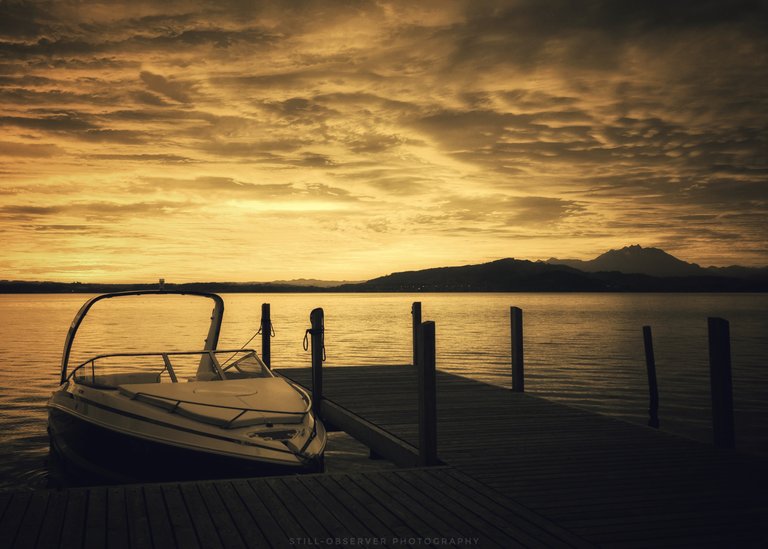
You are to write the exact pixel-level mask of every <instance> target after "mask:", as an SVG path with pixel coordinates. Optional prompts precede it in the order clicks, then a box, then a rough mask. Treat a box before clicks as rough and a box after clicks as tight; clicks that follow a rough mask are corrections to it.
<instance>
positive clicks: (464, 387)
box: [281, 366, 768, 547]
mask: <svg viewBox="0 0 768 549" xmlns="http://www.w3.org/2000/svg"><path fill="white" fill-rule="evenodd" d="M281 373H282V374H283V375H286V376H288V377H290V378H292V379H294V380H296V381H298V382H299V383H301V384H303V385H305V386H309V385H311V372H310V370H309V369H285V370H282V371H281ZM323 376H324V381H323V383H324V395H325V397H326V398H327V399H328V400H330V401H332V402H333V403H335V404H336V405H340V406H341V407H344V408H347V409H349V410H353V411H354V412H355V413H356V414H360V415H361V416H363V417H364V418H365V419H367V420H369V421H370V422H371V423H373V424H375V425H377V426H379V427H380V428H382V429H384V430H386V431H387V432H388V433H390V434H392V435H394V436H396V437H399V438H401V439H403V440H404V441H405V442H406V444H407V445H410V446H413V447H415V446H416V445H417V440H418V426H417V420H416V418H417V417H418V410H417V399H418V395H417V390H416V386H417V375H416V371H415V369H414V368H413V367H408V366H370V367H336V368H324V369H323ZM437 408H438V414H437V416H438V427H437V439H438V457H439V459H440V460H442V461H443V462H444V463H446V464H448V465H450V466H451V467H454V468H456V469H458V470H459V471H460V472H462V473H463V474H465V475H467V477H469V478H472V479H475V480H477V481H479V482H481V483H483V484H484V485H486V486H488V487H491V488H493V489H495V490H496V491H497V492H498V493H499V494H503V495H504V496H505V497H507V498H510V499H512V500H513V501H515V502H517V503H519V504H521V505H522V506H524V507H525V508H528V509H530V510H532V511H534V512H536V513H538V514H539V515H541V516H542V517H545V518H546V519H547V520H549V521H551V522H553V523H556V524H558V525H559V526H561V527H563V528H564V529H566V530H568V531H570V532H572V533H574V534H576V535H578V536H579V537H581V538H583V539H585V540H587V541H589V542H591V543H593V544H595V545H599V546H605V547H752V546H754V547H766V546H768V463H766V460H763V459H759V458H756V457H751V456H745V455H742V454H739V453H737V452H734V451H733V450H722V449H715V448H713V447H711V446H708V445H706V444H703V443H699V442H696V441H692V440H688V439H684V438H681V437H677V436H674V435H670V434H666V433H664V432H659V431H658V430H655V429H652V428H649V427H643V426H638V425H633V424H629V423H625V422H622V421H619V420H615V419H612V418H609V417H606V416H602V415H598V414H594V413H592V412H589V411H586V410H582V409H579V408H574V407H570V406H565V405H561V404H558V403H554V402H552V401H548V400H545V399H542V398H538V397H535V396H532V395H530V394H526V393H517V392H512V391H509V390H508V389H504V388H501V387H497V386H492V385H488V384H485V383H481V382H477V381H473V380H471V379H467V378H465V377H460V376H456V375H451V374H448V373H445V372H439V371H438V373H437ZM321 409H322V408H321Z"/></svg>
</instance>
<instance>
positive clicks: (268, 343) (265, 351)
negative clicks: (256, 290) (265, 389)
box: [261, 303, 272, 368]
mask: <svg viewBox="0 0 768 549" xmlns="http://www.w3.org/2000/svg"><path fill="white" fill-rule="evenodd" d="M261 359H262V360H263V361H264V364H266V365H267V367H269V368H271V367H272V319H271V318H270V315H269V303H262V304H261Z"/></svg>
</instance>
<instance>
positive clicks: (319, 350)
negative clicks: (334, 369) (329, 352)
mask: <svg viewBox="0 0 768 549" xmlns="http://www.w3.org/2000/svg"><path fill="white" fill-rule="evenodd" d="M309 321H310V322H311V323H312V329H311V330H310V331H309V333H310V335H311V336H312V409H313V410H314V411H315V413H317V414H318V415H319V414H320V408H321V401H322V399H323V354H324V352H325V349H324V346H325V343H324V340H325V334H324V330H325V327H324V313H323V310H322V309H320V308H318V309H314V310H313V311H312V312H311V313H310V315H309Z"/></svg>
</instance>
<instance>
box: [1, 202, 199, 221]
mask: <svg viewBox="0 0 768 549" xmlns="http://www.w3.org/2000/svg"><path fill="white" fill-rule="evenodd" d="M197 207H199V206H197V205H194V204H192V203H189V202H178V201H156V202H132V203H117V202H106V201H103V202H71V203H68V204H62V205H58V206H31V205H6V206H0V217H3V218H14V219H18V220H32V219H37V218H45V217H53V216H76V217H82V218H85V219H86V220H99V219H103V220H109V219H121V218H125V217H151V216H164V215H171V214H176V213H182V212H187V211H189V210H191V209H194V208H197Z"/></svg>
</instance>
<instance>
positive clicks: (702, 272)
mask: <svg viewBox="0 0 768 549" xmlns="http://www.w3.org/2000/svg"><path fill="white" fill-rule="evenodd" d="M547 263H549V264H550V265H566V266H568V267H573V268H575V269H579V270H580V271H584V272H587V273H597V272H611V271H616V272H620V273H625V274H644V275H649V276H657V277H669V276H711V275H715V274H718V273H716V272H712V271H710V270H709V269H703V268H701V267H699V266H698V265H697V264H695V263H687V262H685V261H682V260H680V259H677V258H676V257H674V256H672V255H670V254H668V253H667V252H665V251H664V250H660V249H658V248H643V247H642V246H639V245H634V246H627V247H625V248H622V249H620V250H611V251H609V252H606V253H604V254H602V255H600V256H598V257H596V258H595V259H591V260H589V261H581V260H578V259H556V258H551V259H548V260H547ZM722 274H725V275H726V276H727V275H729V274H730V273H722Z"/></svg>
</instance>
